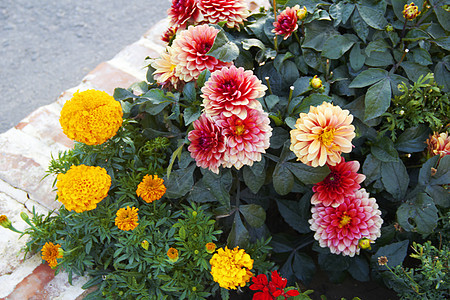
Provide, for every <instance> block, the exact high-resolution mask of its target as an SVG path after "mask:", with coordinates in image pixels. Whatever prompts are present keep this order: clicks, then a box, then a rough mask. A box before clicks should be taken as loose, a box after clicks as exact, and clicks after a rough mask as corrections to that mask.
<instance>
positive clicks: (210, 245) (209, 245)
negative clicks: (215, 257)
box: [205, 243, 216, 253]
mask: <svg viewBox="0 0 450 300" xmlns="http://www.w3.org/2000/svg"><path fill="white" fill-rule="evenodd" d="M205 248H206V252H208V253H213V252H214V251H216V244H214V243H207V244H206V245H205Z"/></svg>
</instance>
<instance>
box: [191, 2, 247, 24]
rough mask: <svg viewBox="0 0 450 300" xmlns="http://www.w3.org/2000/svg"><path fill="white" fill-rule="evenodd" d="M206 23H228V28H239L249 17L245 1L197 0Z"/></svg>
mask: <svg viewBox="0 0 450 300" xmlns="http://www.w3.org/2000/svg"><path fill="white" fill-rule="evenodd" d="M197 1H198V7H199V8H200V10H201V12H202V14H203V16H204V19H205V22H208V23H210V24H217V23H219V22H223V21H225V22H227V27H229V28H233V27H237V28H238V27H239V24H242V23H243V22H244V21H245V19H246V18H247V17H248V15H249V13H248V8H247V5H246V4H245V0H197Z"/></svg>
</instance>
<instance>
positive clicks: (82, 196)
mask: <svg viewBox="0 0 450 300" xmlns="http://www.w3.org/2000/svg"><path fill="white" fill-rule="evenodd" d="M56 187H57V189H58V191H57V194H58V201H60V202H61V203H62V204H64V206H65V207H66V209H67V210H74V211H76V212H77V213H81V212H84V211H88V210H92V209H95V208H96V207H97V203H99V202H100V201H102V200H103V199H104V198H105V197H106V196H108V191H109V188H110V187H111V177H110V176H109V175H108V173H106V170H105V169H103V168H101V167H91V166H85V165H79V166H71V167H70V169H69V171H67V172H66V173H65V174H63V173H60V174H58V176H57V182H56Z"/></svg>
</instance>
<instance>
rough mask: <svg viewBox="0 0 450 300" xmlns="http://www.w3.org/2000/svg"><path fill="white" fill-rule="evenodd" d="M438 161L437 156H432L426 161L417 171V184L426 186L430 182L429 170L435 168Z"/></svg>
mask: <svg viewBox="0 0 450 300" xmlns="http://www.w3.org/2000/svg"><path fill="white" fill-rule="evenodd" d="M438 161H439V155H437V156H433V157H432V158H430V159H428V160H427V161H426V162H425V163H424V164H423V165H422V168H420V171H419V183H420V184H422V185H424V186H425V185H428V184H429V183H430V181H431V168H435V167H436V164H437V162H438Z"/></svg>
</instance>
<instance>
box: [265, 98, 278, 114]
mask: <svg viewBox="0 0 450 300" xmlns="http://www.w3.org/2000/svg"><path fill="white" fill-rule="evenodd" d="M264 102H265V103H266V106H267V109H268V110H269V111H270V110H272V108H273V107H274V106H275V105H277V103H278V102H280V98H278V96H277V95H268V96H266V97H265V98H264Z"/></svg>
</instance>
